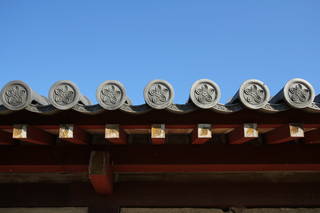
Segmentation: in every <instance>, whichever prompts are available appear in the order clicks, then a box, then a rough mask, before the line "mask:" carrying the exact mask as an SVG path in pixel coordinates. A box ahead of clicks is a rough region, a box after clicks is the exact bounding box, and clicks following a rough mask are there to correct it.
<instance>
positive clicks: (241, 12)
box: [0, 0, 320, 104]
mask: <svg viewBox="0 0 320 213" xmlns="http://www.w3.org/2000/svg"><path fill="white" fill-rule="evenodd" d="M0 73H1V75H0V87H2V86H3V85H4V84H5V83H6V82H8V81H10V80H16V79H20V80H23V81H25V82H27V83H28V84H29V85H30V86H31V87H32V88H33V89H34V90H36V91H37V92H38V93H40V94H42V95H45V96H47V93H48V90H49V88H50V86H51V85H52V84H53V83H54V82H55V81H57V80H62V79H67V80H71V81H73V82H75V83H76V84H77V85H78V86H79V87H80V90H81V92H82V93H83V94H85V95H87V96H88V97H89V98H90V99H91V100H92V101H93V102H94V103H96V100H95V90H96V88H97V87H98V85H99V84H100V83H101V82H103V81H104V80H119V81H121V82H122V83H123V84H124V85H125V87H126V88H127V93H128V96H129V97H130V98H131V99H132V100H133V103H134V104H141V103H143V102H144V101H143V88H144V86H145V85H146V84H147V83H148V82H149V81H150V80H153V79H157V78H159V79H165V80H167V81H169V82H170V83H171V84H172V85H173V87H174V89H175V93H176V96H175V102H177V103H184V102H185V101H186V100H187V98H188V96H189V90H190V87H191V85H192V83H193V82H194V81H196V80H197V79H201V78H209V79H211V80H213V81H215V82H216V83H218V84H219V85H220V87H221V90H222V99H221V102H222V103H224V102H226V101H227V100H228V99H229V98H230V97H231V96H233V95H234V93H235V92H236V90H237V89H238V88H239V86H240V84H241V83H242V82H243V81H244V80H246V79H250V78H257V79H260V80H262V81H264V82H265V83H266V84H267V85H268V86H269V88H270V90H271V93H272V95H274V94H275V93H276V92H277V91H278V90H279V89H280V88H281V87H282V86H283V85H284V84H285V82H286V81H287V80H289V79H291V78H295V77H301V78H304V79H306V80H308V81H309V82H311V83H312V84H313V86H314V87H315V89H316V93H317V94H318V93H319V92H320V1H319V0H299V1H297V0H281V1H279V0H265V1H262V0H261V1H257V0H242V1H239V0H228V1H226V0H220V1H218V0H192V1H191V0H117V1H106V0H103V1H102V0H101V1H96V0H90V1H89V0H87V1H80V0H51V1H44V0H20V1H18V0H1V1H0Z"/></svg>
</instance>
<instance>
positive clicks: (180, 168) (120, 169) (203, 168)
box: [113, 164, 320, 173]
mask: <svg viewBox="0 0 320 213" xmlns="http://www.w3.org/2000/svg"><path fill="white" fill-rule="evenodd" d="M113 171H114V172H116V173H126V172H144V173H153V172H169V173H170V172H232V171H235V172H237V171H241V172H257V171H320V164H194V165H192V164H191V165H181V164H180V165H179V164H176V165H167V164H162V165H114V166H113Z"/></svg>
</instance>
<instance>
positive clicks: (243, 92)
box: [230, 79, 270, 109]
mask: <svg viewBox="0 0 320 213" xmlns="http://www.w3.org/2000/svg"><path fill="white" fill-rule="evenodd" d="M269 99H270V90H269V88H268V86H267V85H266V84H265V83H263V82H262V81H259V80H257V79H249V80H246V81H244V82H243V83H242V84H241V86H240V88H239V90H238V91H237V93H236V94H235V95H234V96H233V98H232V100H231V101H230V102H231V103H235V102H237V101H240V102H241V103H242V104H243V105H244V106H245V107H247V108H249V109H260V108H263V107H264V106H265V105H267V104H268V102H269Z"/></svg>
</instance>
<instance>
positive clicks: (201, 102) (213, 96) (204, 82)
mask: <svg viewBox="0 0 320 213" xmlns="http://www.w3.org/2000/svg"><path fill="white" fill-rule="evenodd" d="M220 97H221V92H220V87H219V86H218V85H217V84H216V83H214V82H213V81H211V80H209V79H200V80H198V81H196V82H194V83H193V85H192V87H191V90H190V99H191V101H192V102H193V103H194V104H195V105H196V106H197V107H200V108H202V109H209V108H212V107H213V106H215V105H216V104H217V103H218V102H219V100H220Z"/></svg>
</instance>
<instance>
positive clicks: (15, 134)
mask: <svg viewBox="0 0 320 213" xmlns="http://www.w3.org/2000/svg"><path fill="white" fill-rule="evenodd" d="M12 138H13V139H18V140H21V141H25V142H28V143H34V144H41V145H50V144H53V143H54V142H55V137H54V136H53V135H51V134H49V133H47V132H45V131H43V130H41V129H38V128H35V127H32V126H29V125H27V124H15V125H14V126H13V131H12Z"/></svg>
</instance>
